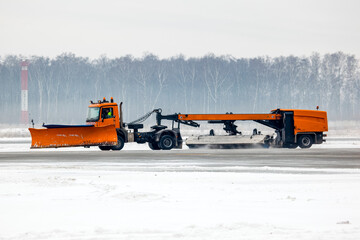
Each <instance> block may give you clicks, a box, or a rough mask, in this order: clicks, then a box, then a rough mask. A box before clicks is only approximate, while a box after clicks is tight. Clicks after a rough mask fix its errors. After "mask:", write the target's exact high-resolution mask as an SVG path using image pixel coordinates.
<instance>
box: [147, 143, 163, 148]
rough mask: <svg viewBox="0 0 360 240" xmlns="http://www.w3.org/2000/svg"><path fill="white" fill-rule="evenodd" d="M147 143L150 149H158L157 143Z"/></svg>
mask: <svg viewBox="0 0 360 240" xmlns="http://www.w3.org/2000/svg"><path fill="white" fill-rule="evenodd" d="M148 145H149V148H150V149H151V150H160V148H159V145H158V144H157V143H156V142H149V143H148Z"/></svg>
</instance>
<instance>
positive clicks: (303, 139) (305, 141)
mask: <svg viewBox="0 0 360 240" xmlns="http://www.w3.org/2000/svg"><path fill="white" fill-rule="evenodd" d="M298 144H299V147H301V148H310V147H311V146H312V144H313V138H312V137H311V136H310V135H301V136H300V137H299V139H298Z"/></svg>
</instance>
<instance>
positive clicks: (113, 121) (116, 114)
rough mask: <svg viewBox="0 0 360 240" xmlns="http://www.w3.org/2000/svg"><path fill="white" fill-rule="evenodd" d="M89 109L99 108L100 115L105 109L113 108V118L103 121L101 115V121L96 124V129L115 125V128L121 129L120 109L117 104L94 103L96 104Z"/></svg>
mask: <svg viewBox="0 0 360 240" xmlns="http://www.w3.org/2000/svg"><path fill="white" fill-rule="evenodd" d="M89 107H99V108H100V113H101V111H102V109H103V108H109V107H112V108H113V117H112V118H105V119H102V116H101V114H100V119H99V121H97V122H95V123H94V126H95V127H103V126H108V125H114V126H115V128H120V122H119V109H118V105H117V104H116V103H94V104H91V105H89Z"/></svg>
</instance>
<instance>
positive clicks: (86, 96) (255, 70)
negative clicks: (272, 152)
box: [0, 52, 360, 124]
mask: <svg viewBox="0 0 360 240" xmlns="http://www.w3.org/2000/svg"><path fill="white" fill-rule="evenodd" d="M22 60H24V58H23V57H22V56H18V55H10V56H4V57H0V83H1V86H0V109H1V112H2V114H1V115H0V121H1V123H17V122H19V120H20V117H19V116H20V111H21V106H20V101H21V94H20V90H21V86H20V72H21V64H20V63H21V61H22ZM27 61H28V63H29V67H28V71H29V81H28V84H29V114H30V119H34V121H35V122H37V123H42V122H45V123H72V124H75V123H83V122H84V121H85V117H86V113H87V106H88V103H89V100H95V101H97V100H99V99H102V98H103V97H106V98H108V99H109V98H110V97H111V96H112V97H113V98H114V100H115V101H117V102H120V101H122V102H124V105H123V109H124V120H125V121H131V120H133V119H135V118H137V117H139V116H141V115H143V114H145V113H147V112H149V111H151V110H152V109H154V108H162V109H163V113H165V114H172V113H175V112H181V113H226V112H234V113H267V112H269V111H270V110H271V109H276V108H300V109H315V108H316V106H319V107H320V110H326V111H328V116H329V119H330V120H359V119H360V107H359V106H358V104H359V103H360V71H359V70H360V68H359V61H358V59H356V57H355V56H354V55H349V54H345V53H342V52H337V53H331V54H325V55H320V54H318V53H314V54H312V55H311V56H308V57H298V56H280V57H257V58H234V57H232V56H228V55H227V56H216V55H213V54H209V55H206V56H203V57H197V58H194V57H192V58H186V57H184V56H181V55H180V56H175V57H172V58H168V59H159V58H158V57H157V56H155V55H153V54H145V55H144V56H143V57H141V58H135V57H133V56H131V55H128V56H123V57H119V58H114V59H110V58H108V57H106V56H101V57H99V58H97V59H93V60H91V59H89V58H85V57H80V56H76V55H75V54H72V53H64V54H61V55H59V56H57V57H55V58H48V57H43V56H32V57H29V58H28V59H27Z"/></svg>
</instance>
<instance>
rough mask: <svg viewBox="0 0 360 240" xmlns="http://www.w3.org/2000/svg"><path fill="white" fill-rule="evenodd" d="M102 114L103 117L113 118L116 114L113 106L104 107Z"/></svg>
mask: <svg viewBox="0 0 360 240" xmlns="http://www.w3.org/2000/svg"><path fill="white" fill-rule="evenodd" d="M101 116H102V118H103V119H106V118H112V117H113V116H114V114H113V108H103V109H102V111H101Z"/></svg>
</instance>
